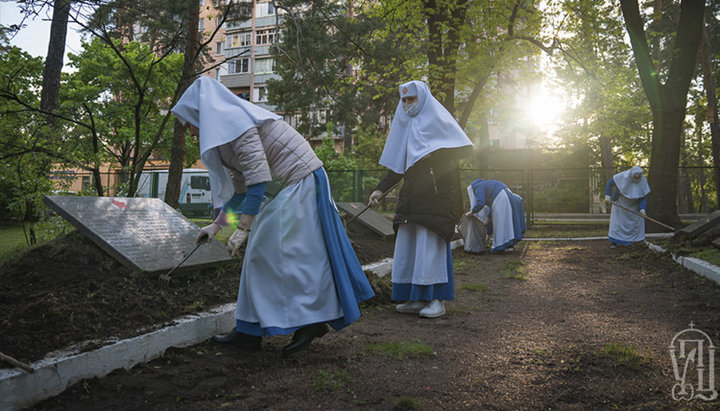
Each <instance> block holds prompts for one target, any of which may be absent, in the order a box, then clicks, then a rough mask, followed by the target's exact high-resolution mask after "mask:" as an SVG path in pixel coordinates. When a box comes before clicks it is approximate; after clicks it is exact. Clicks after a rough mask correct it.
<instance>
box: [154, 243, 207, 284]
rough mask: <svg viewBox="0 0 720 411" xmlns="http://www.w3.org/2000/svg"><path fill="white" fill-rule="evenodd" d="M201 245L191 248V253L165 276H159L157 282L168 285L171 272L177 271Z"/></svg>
mask: <svg viewBox="0 0 720 411" xmlns="http://www.w3.org/2000/svg"><path fill="white" fill-rule="evenodd" d="M201 245H203V243H198V244H197V245H196V246H195V248H193V249H192V251H190V254H188V255H186V256H185V258H183V259H182V261H180V263H178V265H176V266H175V267H173V269H172V270H170V271H168V273H167V274H160V276H159V277H158V280H160V281H162V282H163V283H165V284H169V283H170V280H171V279H172V278H171V277H170V274H172V273H173V271H175V270H177V269H178V267H180V266H181V265H182V264H183V263H184V262H185V261H187V259H188V258H190V256H191V255H193V253H194V252H195V250H197V249H198V248H200V246H201Z"/></svg>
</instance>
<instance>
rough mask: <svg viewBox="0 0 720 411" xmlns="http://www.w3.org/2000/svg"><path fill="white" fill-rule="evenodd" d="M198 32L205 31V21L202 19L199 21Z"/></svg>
mask: <svg viewBox="0 0 720 411" xmlns="http://www.w3.org/2000/svg"><path fill="white" fill-rule="evenodd" d="M198 30H200V31H202V30H205V19H203V18H201V19H200V20H198Z"/></svg>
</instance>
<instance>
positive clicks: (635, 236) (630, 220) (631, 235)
mask: <svg viewBox="0 0 720 411" xmlns="http://www.w3.org/2000/svg"><path fill="white" fill-rule="evenodd" d="M617 203H619V204H620V205H621V206H623V207H625V208H629V209H631V210H635V211H639V209H638V205H639V204H640V199H634V200H632V199H629V198H627V197H625V196H624V195H622V194H620V195H618V199H617ZM608 237H611V239H610V241H612V239H615V240H619V241H621V242H625V244H623V245H629V244H628V243H635V242H638V241H644V240H645V219H644V218H642V217H640V216H639V215H637V214H633V213H631V212H629V211H627V210H623V209H622V208H620V207H614V206H613V207H612V209H611V210H610V230H609V231H608Z"/></svg>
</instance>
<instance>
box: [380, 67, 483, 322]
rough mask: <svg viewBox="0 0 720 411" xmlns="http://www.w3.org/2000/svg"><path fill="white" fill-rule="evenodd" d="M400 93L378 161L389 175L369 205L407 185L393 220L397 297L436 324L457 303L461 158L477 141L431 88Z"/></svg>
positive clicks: (417, 85) (414, 84)
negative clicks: (455, 243)
mask: <svg viewBox="0 0 720 411" xmlns="http://www.w3.org/2000/svg"><path fill="white" fill-rule="evenodd" d="M399 92H400V101H399V102H398V106H397V108H396V110H395V116H394V117H393V121H392V125H391V127H390V133H389V135H388V138H387V141H386V143H385V147H384V149H383V153H382V156H381V157H380V164H381V165H382V166H384V167H387V168H388V171H387V172H386V174H385V176H384V177H383V179H382V180H381V181H380V182H379V183H378V185H377V186H376V187H375V190H374V191H373V193H372V194H371V195H370V199H369V204H370V205H373V206H375V205H377V204H378V203H379V200H380V198H382V195H383V193H385V192H387V191H388V190H389V189H390V188H391V187H393V186H394V185H395V184H397V183H398V182H400V181H401V180H402V181H403V185H402V187H401V188H400V193H399V196H398V204H397V208H396V210H395V217H394V219H393V228H394V229H395V232H396V239H395V251H394V254H393V267H392V298H393V300H396V301H402V303H401V304H398V305H397V306H396V310H397V311H398V312H401V313H409V314H415V315H419V316H421V317H425V318H437V317H440V316H442V315H444V314H445V301H448V300H452V299H454V298H455V286H454V280H453V266H452V252H451V249H450V241H451V239H452V236H453V234H454V233H455V225H456V224H457V222H458V221H459V220H460V217H461V215H462V200H461V193H460V181H459V178H458V177H459V175H458V170H459V159H460V158H463V157H467V156H468V155H470V154H471V152H472V143H471V142H470V139H468V137H467V136H466V135H465V132H464V131H463V130H462V128H460V126H459V125H458V123H457V122H456V121H455V119H454V118H453V116H452V115H451V114H450V113H449V112H448V111H447V110H446V109H445V107H443V105H442V104H440V102H439V101H437V100H436V99H435V97H433V96H432V94H431V93H430V90H429V88H428V86H427V84H425V83H424V82H422V81H410V82H408V83H405V84H402V85H400V87H399Z"/></svg>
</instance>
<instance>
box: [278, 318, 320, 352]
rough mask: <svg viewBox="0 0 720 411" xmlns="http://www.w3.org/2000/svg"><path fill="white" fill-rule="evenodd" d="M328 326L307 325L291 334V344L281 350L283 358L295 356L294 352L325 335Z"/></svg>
mask: <svg viewBox="0 0 720 411" xmlns="http://www.w3.org/2000/svg"><path fill="white" fill-rule="evenodd" d="M327 332H328V326H327V324H325V323H319V324H313V325H308V326H307V327H303V328H301V329H299V330H297V331H295V334H293V338H292V342H291V343H290V344H288V345H286V346H284V347H283V349H282V355H283V357H287V356H289V355H292V354H295V353H296V352H298V351H300V350H302V349H304V348H306V347H308V346H309V345H310V343H311V342H312V340H313V339H315V338H320V337H322V336H323V335H325V334H327Z"/></svg>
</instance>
